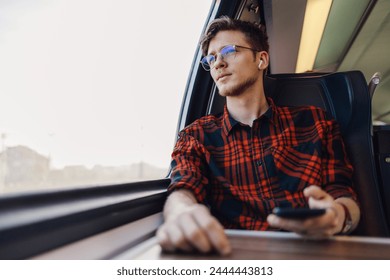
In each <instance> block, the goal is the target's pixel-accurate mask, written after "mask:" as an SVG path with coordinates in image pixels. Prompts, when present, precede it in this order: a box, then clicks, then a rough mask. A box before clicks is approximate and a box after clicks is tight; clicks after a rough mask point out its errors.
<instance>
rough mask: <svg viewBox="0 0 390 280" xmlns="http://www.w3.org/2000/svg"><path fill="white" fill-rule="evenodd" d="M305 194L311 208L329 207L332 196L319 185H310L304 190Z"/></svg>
mask: <svg viewBox="0 0 390 280" xmlns="http://www.w3.org/2000/svg"><path fill="white" fill-rule="evenodd" d="M303 195H304V196H305V197H306V198H307V200H308V203H309V207H310V208H324V207H327V206H328V204H329V201H331V200H333V199H332V197H331V196H330V195H329V194H327V193H326V192H325V191H324V190H322V189H321V188H320V187H319V186H315V185H312V186H309V187H307V188H306V189H304V190H303Z"/></svg>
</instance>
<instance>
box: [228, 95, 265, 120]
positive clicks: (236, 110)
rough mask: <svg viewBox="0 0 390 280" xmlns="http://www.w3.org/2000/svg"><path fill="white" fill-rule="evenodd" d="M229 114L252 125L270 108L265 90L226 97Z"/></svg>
mask: <svg viewBox="0 0 390 280" xmlns="http://www.w3.org/2000/svg"><path fill="white" fill-rule="evenodd" d="M226 104H227V108H228V111H229V114H230V115H231V116H232V117H233V118H234V119H235V120H236V121H239V122H240V123H242V124H246V125H249V126H252V124H253V121H254V120H256V119H258V118H259V117H260V116H261V115H263V114H264V113H265V112H266V111H267V110H268V108H269V105H268V102H267V99H266V98H265V94H264V90H260V91H258V92H252V93H248V94H243V95H239V96H228V97H226Z"/></svg>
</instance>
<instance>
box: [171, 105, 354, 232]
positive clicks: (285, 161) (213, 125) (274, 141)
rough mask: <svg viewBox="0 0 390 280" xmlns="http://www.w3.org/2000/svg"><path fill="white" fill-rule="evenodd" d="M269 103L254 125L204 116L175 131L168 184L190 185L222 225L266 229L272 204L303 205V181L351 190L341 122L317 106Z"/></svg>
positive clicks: (343, 192) (337, 191)
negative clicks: (332, 118) (175, 137)
mask: <svg viewBox="0 0 390 280" xmlns="http://www.w3.org/2000/svg"><path fill="white" fill-rule="evenodd" d="M268 103H269V105H270V108H269V109H268V110H267V112H266V113H265V114H263V115H262V116H261V117H260V118H258V119H257V120H255V121H254V122H253V125H252V127H250V126H248V125H243V124H241V123H239V122H237V121H236V120H234V119H233V118H232V117H231V116H229V113H228V111H227V108H226V106H225V110H224V113H223V114H222V115H221V116H220V117H216V116H212V115H209V116H205V117H202V118H201V119H199V120H197V121H195V122H194V123H192V124H191V125H189V126H188V127H186V128H185V129H183V130H182V131H181V132H180V134H179V139H178V141H177V143H176V146H175V148H174V151H173V153H172V175H171V179H172V182H171V185H170V186H169V191H173V190H176V189H182V188H184V189H187V190H190V191H192V192H193V193H194V195H195V196H196V198H197V200H198V201H199V202H200V203H203V204H205V205H207V206H209V207H210V210H211V212H212V214H213V215H214V216H216V217H217V218H218V220H219V221H220V222H221V223H222V224H223V225H224V226H225V227H226V228H241V229H250V230H267V229H269V225H268V223H267V221H266V217H267V216H268V214H270V213H271V212H272V209H273V208H274V207H277V206H282V207H287V206H290V207H303V206H307V201H306V199H305V197H304V196H303V192H302V191H303V189H304V188H305V187H307V186H309V185H318V186H321V187H322V188H323V189H324V190H325V191H326V192H327V193H329V194H330V195H331V196H332V197H334V198H335V199H336V198H338V197H351V198H353V199H355V200H356V195H355V192H354V191H353V190H352V188H351V185H352V183H351V176H352V166H351V164H350V163H349V161H348V159H347V156H346V153H345V149H344V144H343V142H342V139H341V135H340V131H339V127H338V124H337V123H336V122H335V121H334V120H329V119H327V118H326V116H325V112H324V111H323V110H322V109H319V108H315V107H295V108H294V107H291V108H290V107H277V106H275V105H274V103H273V101H272V100H271V99H268Z"/></svg>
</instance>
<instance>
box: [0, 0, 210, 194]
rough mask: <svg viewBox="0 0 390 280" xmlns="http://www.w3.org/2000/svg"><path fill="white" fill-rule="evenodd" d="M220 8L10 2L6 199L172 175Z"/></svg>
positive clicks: (4, 112) (3, 47) (4, 72)
mask: <svg viewBox="0 0 390 280" xmlns="http://www.w3.org/2000/svg"><path fill="white" fill-rule="evenodd" d="M210 5H211V1H209V0H197V1H183V0H165V1H159V0H153V1H128V0H51V1H45V0H34V1H32V0H28V1H27V0H17V1H15V0H8V1H1V2H0V19H1V24H0V96H1V99H0V100H1V102H0V134H1V151H0V193H10V192H16V191H29V190H38V189H49V188H50V189H55V188H59V187H60V188H63V187H74V186H86V185H96V184H98V185H99V184H107V183H121V182H130V181H140V180H147V179H157V178H163V177H165V176H166V174H167V170H168V167H169V162H170V154H171V151H172V147H173V144H174V141H175V133H176V126H177V120H178V114H179V110H180V106H181V101H182V97H183V93H184V90H185V85H186V81H187V77H188V74H189V70H190V67H191V63H192V60H193V57H194V53H195V49H196V45H197V43H198V40H199V36H200V33H201V30H202V28H203V25H204V23H205V19H206V17H207V14H208V12H209V9H210Z"/></svg>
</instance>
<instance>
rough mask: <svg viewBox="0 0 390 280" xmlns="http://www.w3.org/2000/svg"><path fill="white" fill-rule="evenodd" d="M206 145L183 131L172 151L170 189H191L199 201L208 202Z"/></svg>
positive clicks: (170, 190)
mask: <svg viewBox="0 0 390 280" xmlns="http://www.w3.org/2000/svg"><path fill="white" fill-rule="evenodd" d="M205 153H206V151H205V148H204V146H203V145H202V144H201V143H199V141H198V140H196V139H195V138H194V137H193V136H191V135H188V134H186V133H185V132H181V133H180V134H179V139H178V140H177V142H176V145H175V148H174V150H173V153H172V162H171V168H172V172H171V184H170V186H169V187H168V191H169V192H172V191H174V190H178V189H186V190H189V191H191V192H192V193H193V194H194V195H195V197H196V199H197V201H198V202H200V203H204V204H205V203H206V197H207V194H206V186H207V185H208V179H207V176H206V164H205V159H204V155H205Z"/></svg>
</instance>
